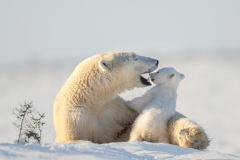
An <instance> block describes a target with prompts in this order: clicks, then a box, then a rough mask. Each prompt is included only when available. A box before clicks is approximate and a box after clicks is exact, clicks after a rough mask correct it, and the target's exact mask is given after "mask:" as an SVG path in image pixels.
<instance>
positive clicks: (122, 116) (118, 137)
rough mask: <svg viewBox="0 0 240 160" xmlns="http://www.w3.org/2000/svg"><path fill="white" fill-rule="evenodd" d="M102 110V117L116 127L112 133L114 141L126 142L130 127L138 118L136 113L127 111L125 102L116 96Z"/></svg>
mask: <svg viewBox="0 0 240 160" xmlns="http://www.w3.org/2000/svg"><path fill="white" fill-rule="evenodd" d="M104 110H105V111H104V112H102V117H103V118H104V119H106V117H107V118H109V121H111V125H115V126H116V125H117V126H118V130H115V131H114V132H115V134H114V139H115V141H117V142H123V141H128V139H129V134H130V131H131V126H132V124H133V122H134V120H135V119H136V117H137V116H138V113H136V112H135V111H133V110H131V109H129V108H128V107H127V106H126V104H125V100H124V99H123V98H121V97H120V96H117V97H116V98H115V99H114V100H112V101H110V102H109V103H107V104H106V105H105V106H104ZM119 128H120V129H119Z"/></svg>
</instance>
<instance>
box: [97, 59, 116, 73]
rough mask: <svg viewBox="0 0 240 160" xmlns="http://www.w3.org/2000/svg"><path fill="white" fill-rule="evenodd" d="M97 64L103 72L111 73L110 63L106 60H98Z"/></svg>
mask: <svg viewBox="0 0 240 160" xmlns="http://www.w3.org/2000/svg"><path fill="white" fill-rule="evenodd" d="M98 64H99V67H100V68H101V69H102V70H103V71H112V69H113V66H112V63H111V62H109V61H107V60H104V59H103V60H100V61H99V63H98Z"/></svg>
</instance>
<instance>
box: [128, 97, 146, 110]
mask: <svg viewBox="0 0 240 160" xmlns="http://www.w3.org/2000/svg"><path fill="white" fill-rule="evenodd" d="M126 105H127V106H128V107H129V108H131V109H133V110H134V111H136V112H137V113H138V114H139V113H141V112H142V110H143V109H144V108H145V106H146V99H144V98H143V97H137V98H134V99H133V100H132V101H126Z"/></svg>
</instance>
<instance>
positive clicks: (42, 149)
mask: <svg viewBox="0 0 240 160" xmlns="http://www.w3.org/2000/svg"><path fill="white" fill-rule="evenodd" d="M78 158H81V159H149V160H151V159H239V158H240V157H238V156H234V155H230V154H222V153H219V152H216V151H199V150H195V149H189V148H183V147H179V146H175V145H170V144H162V143H150V142H120V143H109V144H94V143H90V142H83V143H43V144H39V143H36V142H34V143H28V144H25V145H22V144H10V143H2V144H0V159H1V160H5V159H18V160H21V159H24V160H28V159H34V160H38V159H68V160H71V159H78Z"/></svg>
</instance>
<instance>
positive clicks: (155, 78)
mask: <svg viewBox="0 0 240 160" xmlns="http://www.w3.org/2000/svg"><path fill="white" fill-rule="evenodd" d="M184 77H185V76H184V75H183V74H180V73H179V72H178V71H176V70H175V69H174V68H172V67H169V68H162V69H159V70H158V71H157V72H155V73H151V74H150V78H151V80H152V82H153V83H154V84H156V85H160V84H169V85H172V86H175V87H177V86H178V84H179V82H180V81H181V80H182V79H184Z"/></svg>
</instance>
